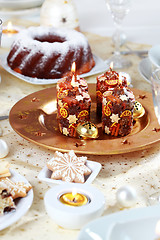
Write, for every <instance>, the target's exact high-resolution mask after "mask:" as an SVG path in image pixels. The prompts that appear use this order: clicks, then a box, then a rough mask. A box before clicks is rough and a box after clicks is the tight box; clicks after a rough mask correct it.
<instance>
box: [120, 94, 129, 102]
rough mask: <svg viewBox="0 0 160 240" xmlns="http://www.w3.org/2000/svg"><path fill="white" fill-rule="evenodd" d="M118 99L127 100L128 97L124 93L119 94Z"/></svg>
mask: <svg viewBox="0 0 160 240" xmlns="http://www.w3.org/2000/svg"><path fill="white" fill-rule="evenodd" d="M120 99H121V100H122V101H127V100H128V97H127V96H126V95H121V96H120Z"/></svg>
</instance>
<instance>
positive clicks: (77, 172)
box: [47, 150, 91, 183]
mask: <svg viewBox="0 0 160 240" xmlns="http://www.w3.org/2000/svg"><path fill="white" fill-rule="evenodd" d="M86 160H87V157H77V156H76V155H75V153H74V151H73V150H71V151H70V152H69V153H64V154H62V153H60V152H58V151H56V152H55V155H54V158H53V159H51V160H50V161H49V162H48V163H47V167H48V168H49V169H50V170H51V171H53V173H52V175H51V178H52V179H57V180H58V179H62V180H63V181H66V182H78V183H84V181H85V179H84V175H89V174H90V173H91V170H90V169H89V168H88V167H87V166H86V165H85V163H86Z"/></svg>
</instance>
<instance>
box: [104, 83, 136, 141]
mask: <svg viewBox="0 0 160 240" xmlns="http://www.w3.org/2000/svg"><path fill="white" fill-rule="evenodd" d="M134 103H135V98H134V95H133V93H132V91H131V90H130V89H129V88H128V87H126V86H123V82H122V83H120V82H119V83H118V84H117V85H116V86H114V87H108V90H107V91H106V92H104V93H103V96H102V128H103V131H104V132H105V133H106V134H109V135H112V136H116V137H117V136H125V135H127V134H129V133H130V132H131V130H132V127H133V110H134Z"/></svg>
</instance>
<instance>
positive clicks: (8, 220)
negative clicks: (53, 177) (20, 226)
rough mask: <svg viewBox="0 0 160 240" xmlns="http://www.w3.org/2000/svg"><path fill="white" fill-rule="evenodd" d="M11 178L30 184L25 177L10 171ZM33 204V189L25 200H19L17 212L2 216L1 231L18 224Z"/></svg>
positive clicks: (0, 218) (0, 220)
mask: <svg viewBox="0 0 160 240" xmlns="http://www.w3.org/2000/svg"><path fill="white" fill-rule="evenodd" d="M10 172H11V177H10V179H11V180H12V181H13V182H24V183H27V184H28V181H27V179H26V178H25V177H23V176H22V175H20V174H19V173H17V172H16V171H14V170H13V169H10ZM32 202H33V189H31V190H30V191H29V192H28V193H27V196H26V197H24V198H20V199H19V200H18V199H17V201H16V210H15V211H11V212H7V213H5V214H4V215H2V216H0V231H1V230H3V229H5V228H7V227H9V226H10V225H12V224H13V223H16V222H17V221H18V220H19V219H20V218H21V217H22V216H23V215H25V214H26V213H27V211H28V210H29V208H30V207H31V205H32Z"/></svg>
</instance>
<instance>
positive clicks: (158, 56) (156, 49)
mask: <svg viewBox="0 0 160 240" xmlns="http://www.w3.org/2000/svg"><path fill="white" fill-rule="evenodd" d="M148 57H149V60H150V61H151V63H152V64H153V65H155V66H156V67H157V68H160V45H155V46H153V47H152V48H151V49H150V50H149V51H148Z"/></svg>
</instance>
